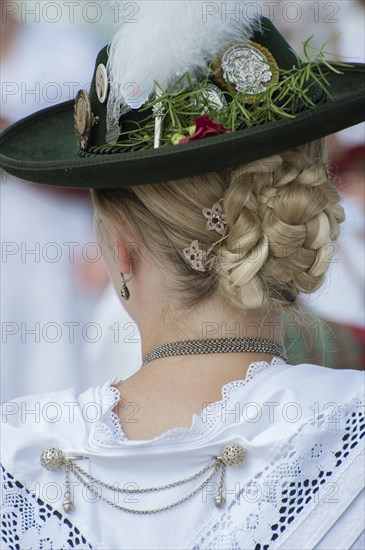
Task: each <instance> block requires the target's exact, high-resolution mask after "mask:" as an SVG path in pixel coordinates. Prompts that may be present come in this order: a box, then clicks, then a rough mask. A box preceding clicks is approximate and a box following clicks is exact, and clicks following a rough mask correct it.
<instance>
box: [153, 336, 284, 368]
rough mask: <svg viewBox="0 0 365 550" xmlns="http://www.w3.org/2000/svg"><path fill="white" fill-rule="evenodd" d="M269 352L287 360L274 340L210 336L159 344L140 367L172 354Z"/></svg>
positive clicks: (282, 349)
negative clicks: (202, 338)
mask: <svg viewBox="0 0 365 550" xmlns="http://www.w3.org/2000/svg"><path fill="white" fill-rule="evenodd" d="M232 352H234V353H242V352H246V353H269V354H272V355H276V356H279V357H281V358H282V359H284V360H285V361H286V362H287V361H288V357H287V354H286V350H285V348H284V346H283V345H282V344H280V342H277V341H276V340H266V339H261V338H211V339H208V340H182V341H181V342H169V343H167V344H161V345H160V346H157V347H156V348H154V349H153V350H152V351H150V352H149V353H147V355H145V357H144V358H143V362H142V367H144V366H145V365H147V363H149V362H150V361H154V360H155V359H160V358H161V357H168V356H172V355H174V356H175V355H196V354H201V353H232Z"/></svg>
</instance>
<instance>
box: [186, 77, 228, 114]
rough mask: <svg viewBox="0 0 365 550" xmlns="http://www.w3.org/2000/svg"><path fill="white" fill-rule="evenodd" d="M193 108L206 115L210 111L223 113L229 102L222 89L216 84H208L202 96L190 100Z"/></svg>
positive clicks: (197, 95)
mask: <svg viewBox="0 0 365 550" xmlns="http://www.w3.org/2000/svg"><path fill="white" fill-rule="evenodd" d="M190 102H191V105H192V108H193V109H194V110H196V111H200V112H201V114H202V115H206V114H207V113H209V111H222V110H224V109H226V108H227V100H226V97H225V95H224V93H223V92H222V90H221V89H220V88H218V86H216V85H215V84H207V85H206V86H205V88H204V90H203V92H202V93H201V94H195V95H193V96H191V99H190Z"/></svg>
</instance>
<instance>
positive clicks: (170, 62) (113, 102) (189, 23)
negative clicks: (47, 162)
mask: <svg viewBox="0 0 365 550" xmlns="http://www.w3.org/2000/svg"><path fill="white" fill-rule="evenodd" d="M117 1H118V4H119V8H120V9H119V14H120V15H121V14H130V13H131V5H132V6H133V7H134V15H130V17H128V16H126V17H125V21H124V22H123V23H121V26H120V28H119V29H118V30H117V32H116V34H115V36H114V37H113V39H112V42H111V45H110V49H109V61H108V74H109V80H110V85H111V88H110V97H109V101H108V117H111V118H112V119H114V122H116V121H117V120H118V119H119V116H120V114H121V107H120V105H121V104H123V103H125V102H127V103H128V104H129V106H130V107H133V108H138V107H139V106H140V105H141V104H143V102H144V101H146V100H147V99H148V97H149V96H150V94H151V92H153V91H154V89H155V84H156V83H158V85H159V86H161V87H162V88H163V89H166V88H168V86H169V85H170V84H172V82H174V81H176V78H177V77H178V76H179V75H182V74H184V73H185V72H186V71H188V72H189V73H190V75H191V77H192V78H193V79H194V77H196V76H198V75H199V74H201V72H202V71H203V73H206V71H207V65H208V64H209V63H210V62H211V61H212V59H213V57H214V55H215V54H216V53H217V51H219V49H221V47H222V46H223V45H224V44H225V43H227V42H228V41H230V40H234V39H245V38H250V37H251V36H252V33H253V31H254V29H255V28H256V27H257V24H258V23H257V15H256V14H248V15H247V16H244V12H245V9H244V7H245V4H247V0H240V1H239V2H237V1H236V2H207V1H203V0H171V1H170V0H138V1H134V2H132V3H131V2H130V1H129V2H128V1H125V0H117ZM113 5H114V8H113V9H114V10H115V0H114V1H113ZM223 5H224V12H223V11H222V8H223ZM238 5H239V8H240V9H239V10H238ZM138 98H139V100H138Z"/></svg>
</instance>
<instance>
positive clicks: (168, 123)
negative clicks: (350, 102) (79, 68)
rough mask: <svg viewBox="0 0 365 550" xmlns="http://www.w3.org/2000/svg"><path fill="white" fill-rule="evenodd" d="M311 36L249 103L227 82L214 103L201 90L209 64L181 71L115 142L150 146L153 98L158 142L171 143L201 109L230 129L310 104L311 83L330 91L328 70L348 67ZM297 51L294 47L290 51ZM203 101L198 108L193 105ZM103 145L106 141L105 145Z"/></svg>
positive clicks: (185, 131)
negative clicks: (200, 71) (195, 73)
mask: <svg viewBox="0 0 365 550" xmlns="http://www.w3.org/2000/svg"><path fill="white" fill-rule="evenodd" d="M312 40H313V36H310V37H309V38H308V39H307V40H306V41H305V42H303V55H302V57H299V56H298V55H297V54H295V56H296V61H297V63H296V66H293V68H291V69H280V71H279V75H280V78H279V82H277V83H273V84H270V85H268V86H267V88H266V90H265V91H264V92H262V93H261V94H258V95H257V96H256V97H253V96H250V102H251V103H250V104H248V103H247V101H246V98H245V96H244V94H242V93H238V92H237V91H236V89H235V88H234V87H233V86H231V85H230V84H227V90H225V91H223V93H224V95H225V97H226V100H227V107H226V108H224V109H221V110H219V109H217V106H214V104H212V103H210V102H209V100H208V99H207V97H206V96H205V89H206V86H207V84H208V83H211V82H212V80H211V76H212V72H213V70H212V67H211V66H210V67H209V71H208V74H207V75H206V77H205V78H204V79H203V80H202V81H201V82H198V83H197V82H195V81H193V80H192V78H191V76H190V75H189V74H188V73H185V74H184V75H183V76H181V77H180V78H179V79H178V80H176V82H174V83H173V84H172V86H170V88H169V90H167V91H162V95H160V96H159V97H158V98H155V99H153V100H151V101H149V102H148V103H147V104H146V105H145V106H144V107H143V108H141V109H140V112H146V117H145V118H144V119H143V120H142V121H140V122H135V125H136V128H135V129H132V130H129V131H128V132H123V133H122V134H121V137H120V138H119V139H122V141H119V142H118V143H116V144H115V146H116V147H128V148H131V149H132V150H133V148H135V147H136V148H138V149H141V148H143V149H148V148H152V147H153V142H154V127H155V117H154V114H153V110H152V109H153V107H154V105H156V104H157V103H159V104H161V106H162V109H163V113H164V114H163V132H162V134H163V135H162V136H161V147H171V146H173V145H172V138H173V137H174V136H176V135H181V136H184V135H185V136H187V135H189V129H190V128H191V127H192V126H194V124H195V119H196V117H197V116H199V115H201V114H202V111H203V109H204V110H205V114H208V115H209V117H210V118H211V119H212V120H213V121H214V122H217V123H219V124H221V125H222V126H224V127H225V128H228V129H231V130H232V131H233V132H234V131H237V130H238V129H239V128H242V127H247V128H250V127H252V126H256V125H259V124H264V123H267V122H273V121H275V120H278V119H280V118H295V117H296V110H297V107H298V104H302V105H304V107H306V108H308V109H310V108H313V107H315V103H314V102H313V101H312V99H311V98H310V96H309V95H308V94H309V92H310V89H311V88H312V87H313V86H318V87H319V88H321V89H322V90H323V92H324V93H325V94H327V95H328V96H329V97H331V96H330V91H329V87H330V84H329V82H328V80H327V78H326V76H327V74H329V73H330V72H334V73H336V74H341V70H340V68H341V67H349V65H348V64H346V63H341V62H337V61H336V62H330V61H328V60H327V59H326V57H325V54H328V52H325V47H326V46H327V44H328V42H325V43H324V44H323V46H322V47H321V48H320V49H319V50H316V49H315V48H314V47H313V46H312V45H311V42H312ZM294 53H295V52H294ZM197 104H199V105H201V106H202V109H201V110H200V108H199V109H198V108H197V107H196V105H197ZM109 146H110V145H107V146H106V147H109Z"/></svg>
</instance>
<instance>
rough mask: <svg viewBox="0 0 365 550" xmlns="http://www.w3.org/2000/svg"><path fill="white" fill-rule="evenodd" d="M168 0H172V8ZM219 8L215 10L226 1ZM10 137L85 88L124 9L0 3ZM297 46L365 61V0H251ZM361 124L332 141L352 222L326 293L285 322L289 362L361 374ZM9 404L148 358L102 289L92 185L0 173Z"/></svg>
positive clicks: (123, 374) (4, 388) (4, 393)
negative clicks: (301, 315)
mask: <svg viewBox="0 0 365 550" xmlns="http://www.w3.org/2000/svg"><path fill="white" fill-rule="evenodd" d="M166 1H168V0H166ZM219 4H220V5H221V3H220V2H219ZM0 5H1V53H0V69H1V115H0V116H1V118H0V124H1V129H2V130H3V129H4V128H6V127H7V126H8V125H10V124H12V123H14V122H16V121H17V120H19V119H21V118H23V117H25V116H27V115H29V114H31V113H33V112H35V111H37V110H40V109H43V108H46V107H50V106H52V105H55V104H57V103H60V102H63V101H67V100H69V99H74V97H75V95H76V93H77V91H78V90H79V89H80V88H86V89H88V87H89V84H90V80H91V77H92V73H93V70H94V63H95V58H96V55H97V53H98V51H99V50H100V49H101V48H102V47H103V46H104V45H105V44H107V43H108V42H109V41H110V38H111V36H112V35H113V33H114V30H115V22H116V20H118V17H119V18H120V17H121V16H123V14H121V13H120V12H118V5H117V2H109V1H103V0H99V1H88V0H81V1H80V0H79V1H76V0H75V1H73V0H71V1H70V0H69V1H67V2H66V1H61V0H57V1H55V0H53V1H52V2H48V1H47V0H41V1H37V2H36V1H30V0H29V1H28V0H24V1H21V0H12V1H10V0H0ZM250 9H255V10H259V11H260V12H261V13H262V14H263V15H265V16H268V17H270V18H271V19H272V20H273V21H274V23H275V25H276V26H277V27H278V28H279V30H280V31H281V32H282V33H283V34H284V35H285V36H286V38H287V40H288V42H289V43H290V44H291V45H292V46H293V48H294V49H295V50H296V51H297V52H301V51H302V41H303V40H305V39H306V38H308V37H309V36H311V35H314V36H315V37H314V39H313V45H314V46H316V47H317V48H319V47H321V45H322V44H323V43H324V42H326V41H327V40H330V39H331V40H330V42H329V43H328V45H327V47H326V50H327V51H328V52H330V53H331V54H332V56H331V59H339V60H342V61H346V62H349V63H351V62H364V54H365V51H364V50H365V48H364V42H365V41H364V14H365V1H364V0H340V1H338V0H337V1H336V2H329V1H327V0H326V1H323V0H319V1H314V0H313V1H308V0H304V1H289V0H281V1H280V0H277V1H263V2H259V1H258V2H250ZM364 137H365V136H364V125H363V124H362V125H359V126H356V127H353V128H350V129H348V130H346V131H344V132H340V133H339V134H336V135H334V136H330V138H328V145H329V151H330V159H331V166H332V171H333V173H334V174H335V176H336V177H335V179H336V185H337V186H338V188H339V190H340V192H341V195H342V199H343V205H344V207H345V209H346V215H347V219H346V222H345V224H344V226H343V229H342V233H341V236H340V239H339V241H338V243H337V245H336V246H335V247H334V252H333V257H332V261H331V266H330V269H329V271H328V275H327V278H326V282H325V285H324V286H323V288H321V290H320V291H318V292H317V293H316V294H314V295H312V296H310V297H305V296H303V298H302V302H303V305H304V306H305V308H306V309H307V311H308V317H307V318H306V319H305V320H304V319H303V321H302V322H298V320H297V319H294V318H293V319H292V318H290V316H288V317H287V319H286V321H287V328H286V330H285V339H286V345H287V348H288V353H289V360H290V361H291V362H293V363H301V362H305V363H310V362H313V363H317V364H322V365H326V366H328V367H333V368H341V369H347V368H350V369H364V343H365V315H364V264H365V262H364V236H365V223H364V221H365V196H364V189H365V182H364V170H365V166H364V143H365V139H364ZM0 176H1V183H0V198H1V241H2V256H1V264H0V265H1V287H0V292H1V332H2V335H1V371H0V376H1V378H0V381H1V401H7V400H10V399H13V398H15V397H19V396H22V395H26V394H31V393H41V392H45V391H57V390H60V389H64V388H67V387H71V386H74V387H76V388H77V390H78V391H82V390H84V389H86V388H87V387H89V386H90V385H97V384H101V383H104V382H105V381H106V380H107V379H112V378H114V377H115V376H118V377H119V378H121V379H125V378H128V377H129V376H131V375H132V374H133V373H134V372H135V371H136V370H138V368H139V366H140V364H141V359H142V357H141V352H140V338H139V332H138V328H137V326H136V325H135V323H134V322H133V320H132V319H130V318H129V316H128V315H127V313H126V312H125V311H124V308H123V306H122V305H121V303H120V300H119V298H118V296H117V295H116V293H115V291H114V290H113V289H112V288H111V286H110V285H109V284H108V278H107V274H106V271H105V268H104V264H103V262H102V260H101V258H100V255H99V250H98V247H97V246H96V244H95V236H94V230H93V218H92V211H91V206H90V201H89V193H88V191H79V190H76V191H75V190H74V191H72V190H58V189H55V188H52V187H47V186H37V185H33V184H31V183H29V182H26V181H21V180H18V179H16V178H13V177H11V176H9V175H7V174H5V173H1V174H0Z"/></svg>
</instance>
